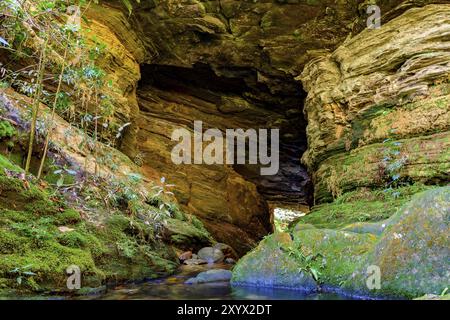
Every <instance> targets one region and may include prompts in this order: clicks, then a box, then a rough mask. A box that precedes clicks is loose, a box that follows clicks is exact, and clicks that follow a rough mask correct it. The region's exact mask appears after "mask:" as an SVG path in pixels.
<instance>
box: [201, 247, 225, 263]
mask: <svg viewBox="0 0 450 320" xmlns="http://www.w3.org/2000/svg"><path fill="white" fill-rule="evenodd" d="M198 257H199V258H200V259H203V260H206V261H207V262H208V263H215V262H221V261H222V260H223V258H224V255H223V253H222V251H220V250H219V249H216V248H213V247H206V248H203V249H200V251H199V252H198Z"/></svg>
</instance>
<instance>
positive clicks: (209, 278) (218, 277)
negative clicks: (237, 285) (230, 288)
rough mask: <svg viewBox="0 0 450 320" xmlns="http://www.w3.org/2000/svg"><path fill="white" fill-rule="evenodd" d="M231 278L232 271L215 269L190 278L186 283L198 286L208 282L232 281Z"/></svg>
mask: <svg viewBox="0 0 450 320" xmlns="http://www.w3.org/2000/svg"><path fill="white" fill-rule="evenodd" d="M231 277H232V273H231V271H230V270H224V269H213V270H208V271H205V272H202V273H199V274H198V275H197V276H196V277H195V278H190V279H188V280H187V281H186V282H185V283H187V284H197V283H207V282H222V281H230V279H231Z"/></svg>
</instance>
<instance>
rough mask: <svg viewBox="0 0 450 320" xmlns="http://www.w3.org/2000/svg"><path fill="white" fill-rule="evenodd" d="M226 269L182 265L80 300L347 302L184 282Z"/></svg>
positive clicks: (329, 295)
mask: <svg viewBox="0 0 450 320" xmlns="http://www.w3.org/2000/svg"><path fill="white" fill-rule="evenodd" d="M219 267H220V268H229V266H226V265H213V266H183V267H182V268H181V269H180V271H179V273H177V274H176V275H174V276H171V277H167V278H163V279H157V280H151V281H147V282H143V283H135V284H128V285H122V286H118V287H115V288H112V289H108V291H107V292H106V293H105V294H102V295H100V296H89V297H82V299H102V300H134V299H138V300H160V299H162V300H166V299H170V300H181V299H187V300H189V299H211V300H219V299H220V300H235V299H240V300H241V299H243V300H256V299H258V300H279V299H284V300H348V299H350V298H349V297H347V296H343V295H340V294H336V293H314V294H305V293H303V292H301V291H296V290H287V289H271V288H255V287H232V286H231V285H230V284H229V283H227V282H217V283H206V284H197V285H188V284H184V282H185V281H186V280H187V279H188V278H190V277H193V276H195V275H196V274H198V273H199V272H201V271H205V270H207V269H211V268H219Z"/></svg>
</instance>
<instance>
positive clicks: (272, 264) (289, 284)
mask: <svg viewBox="0 0 450 320" xmlns="http://www.w3.org/2000/svg"><path fill="white" fill-rule="evenodd" d="M292 245H293V242H292V239H291V237H290V235H289V234H287V233H284V232H278V233H275V234H273V235H270V236H268V237H266V238H265V239H264V240H263V241H261V243H260V244H259V245H258V247H257V248H255V249H254V250H252V251H251V252H250V253H248V254H247V255H245V256H244V257H242V258H241V259H240V260H239V262H238V263H237V264H236V266H235V267H234V269H233V278H232V284H233V285H234V286H257V287H269V288H290V289H297V290H301V291H305V292H313V291H315V290H316V289H317V284H316V282H315V281H314V279H313V277H312V276H311V275H310V274H309V273H308V272H305V271H303V270H302V269H301V268H299V264H298V262H297V261H296V259H295V258H294V257H293V256H291V255H289V254H288V252H287V248H289V247H290V246H292Z"/></svg>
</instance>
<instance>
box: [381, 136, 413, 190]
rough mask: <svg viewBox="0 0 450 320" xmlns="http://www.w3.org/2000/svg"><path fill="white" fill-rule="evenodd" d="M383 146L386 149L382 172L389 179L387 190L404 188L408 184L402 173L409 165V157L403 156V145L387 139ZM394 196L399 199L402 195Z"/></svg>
mask: <svg viewBox="0 0 450 320" xmlns="http://www.w3.org/2000/svg"><path fill="white" fill-rule="evenodd" d="M383 144H384V145H386V147H385V148H384V149H383V159H382V162H381V163H382V167H381V172H383V173H384V175H385V176H386V177H387V181H386V190H392V189H394V188H398V187H401V186H404V185H405V184H406V183H405V181H404V180H402V179H401V178H402V177H401V171H402V169H403V168H404V166H405V165H406V164H407V162H408V157H407V156H406V155H402V154H401V146H402V143H401V142H398V141H392V140H391V139H386V140H384V141H383ZM393 196H394V197H395V198H398V197H399V196H400V194H397V193H395V192H394V194H393Z"/></svg>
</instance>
